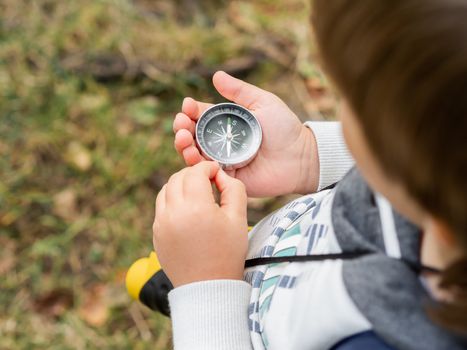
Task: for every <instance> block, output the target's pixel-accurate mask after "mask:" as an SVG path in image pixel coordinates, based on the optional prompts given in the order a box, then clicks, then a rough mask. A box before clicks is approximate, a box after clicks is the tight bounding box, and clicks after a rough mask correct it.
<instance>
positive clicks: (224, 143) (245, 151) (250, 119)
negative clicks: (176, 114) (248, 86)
mask: <svg viewBox="0 0 467 350" xmlns="http://www.w3.org/2000/svg"><path fill="white" fill-rule="evenodd" d="M195 134H196V143H197V145H198V148H199V149H200V151H201V153H202V154H203V156H204V157H205V158H208V159H211V160H215V161H217V162H218V163H219V164H220V165H221V166H222V168H223V169H226V170H231V169H238V168H241V167H243V166H245V165H247V164H248V163H249V162H250V161H252V160H253V158H254V157H255V156H256V154H257V153H258V150H259V147H260V146H261V141H262V130H261V125H260V124H259V122H258V120H257V119H256V117H255V116H254V115H253V114H252V113H251V112H250V111H249V110H248V109H246V108H244V107H242V106H239V105H237V104H235V103H219V104H216V105H214V106H212V107H210V108H208V109H207V110H206V111H205V112H204V113H203V114H202V115H201V116H200V118H199V119H198V122H197V123H196V133H195Z"/></svg>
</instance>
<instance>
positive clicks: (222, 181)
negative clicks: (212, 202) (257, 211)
mask: <svg viewBox="0 0 467 350" xmlns="http://www.w3.org/2000/svg"><path fill="white" fill-rule="evenodd" d="M214 181H215V183H216V187H217V189H218V190H219V192H220V195H221V201H220V206H221V208H222V209H225V210H226V211H227V213H235V214H239V215H246V206H247V195H246V190H245V185H243V182H241V181H240V180H237V179H235V178H233V177H230V176H229V175H227V174H226V173H225V171H223V170H220V171H218V172H217V174H216V177H215V179H214Z"/></svg>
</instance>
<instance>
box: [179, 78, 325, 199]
mask: <svg viewBox="0 0 467 350" xmlns="http://www.w3.org/2000/svg"><path fill="white" fill-rule="evenodd" d="M212 80H213V83H214V87H215V88H216V89H217V91H219V93H220V94H221V95H222V96H224V97H225V98H226V99H228V100H230V101H233V102H235V103H238V104H239V105H242V106H243V107H245V108H247V109H249V110H251V111H252V112H253V113H254V114H255V116H256V117H257V118H258V120H259V122H260V123H261V126H262V129H263V143H262V145H261V147H260V149H259V152H258V154H257V156H256V157H255V159H254V160H253V161H252V162H250V163H249V164H248V165H247V166H245V167H243V168H240V169H237V170H232V171H229V172H228V174H229V175H230V176H233V177H235V178H237V179H239V180H241V181H242V182H243V183H244V184H245V187H246V190H247V193H248V195H249V196H252V197H262V196H276V195H282V194H289V193H310V192H315V191H316V189H317V187H318V180H319V161H318V152H317V146H316V141H315V138H314V135H313V132H312V131H311V130H310V129H309V128H307V127H305V126H304V125H303V124H302V123H301V122H300V120H299V119H298V118H297V116H296V115H295V114H294V113H293V112H292V111H291V110H290V109H289V108H288V107H287V105H286V104H285V103H284V102H283V101H282V100H281V99H280V98H279V97H277V96H276V95H274V94H272V93H270V92H267V91H265V90H262V89H260V88H258V87H256V86H254V85H251V84H248V83H246V82H244V81H242V80H239V79H236V78H234V77H232V76H230V75H228V74H227V73H225V72H217V73H216V74H214V76H213V79H212ZM210 106H211V104H208V103H203V102H198V101H195V100H194V99H192V98H189V97H187V98H185V100H184V101H183V105H182V112H181V113H178V114H177V115H176V117H175V120H174V123H173V128H174V132H175V148H176V149H177V151H178V152H179V153H180V154H181V155H182V156H183V158H184V160H185V162H186V164H187V165H194V164H197V163H199V162H201V161H202V160H205V159H204V158H203V156H202V155H201V154H200V152H199V150H198V149H197V148H196V146H195V143H194V131H195V123H196V121H197V120H198V118H199V117H200V115H201V114H202V113H203V112H204V111H205V110H206V109H207V108H208V107H210Z"/></svg>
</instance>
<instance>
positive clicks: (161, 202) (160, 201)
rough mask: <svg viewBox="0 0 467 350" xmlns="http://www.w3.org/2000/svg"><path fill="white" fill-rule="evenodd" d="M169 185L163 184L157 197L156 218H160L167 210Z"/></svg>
mask: <svg viewBox="0 0 467 350" xmlns="http://www.w3.org/2000/svg"><path fill="white" fill-rule="evenodd" d="M166 188H167V185H164V186H162V188H161V190H160V191H159V193H158V194H157V197H156V208H155V218H156V219H160V218H161V217H162V215H163V212H164V210H165V196H166Z"/></svg>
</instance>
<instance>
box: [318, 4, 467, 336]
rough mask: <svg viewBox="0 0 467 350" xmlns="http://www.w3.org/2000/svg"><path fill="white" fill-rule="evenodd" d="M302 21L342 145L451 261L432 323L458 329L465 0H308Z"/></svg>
mask: <svg viewBox="0 0 467 350" xmlns="http://www.w3.org/2000/svg"><path fill="white" fill-rule="evenodd" d="M312 16H313V18H312V22H313V27H314V32H315V36H316V39H317V42H318V46H319V50H320V54H321V57H322V60H323V65H324V67H325V69H326V71H327V73H329V75H330V77H331V79H332V80H333V82H334V83H335V85H336V87H337V89H338V91H339V92H340V93H341V94H342V97H343V108H342V112H341V115H342V122H343V129H344V134H345V136H346V140H347V143H348V144H349V148H350V150H351V151H352V153H353V155H354V157H355V159H356V161H357V164H358V165H359V167H360V169H361V171H362V173H363V175H364V176H365V177H366V178H367V180H368V181H369V183H370V184H371V185H372V186H373V187H374V188H375V189H376V190H377V191H379V192H381V193H382V194H383V195H385V196H386V197H387V198H388V199H389V200H390V201H391V202H392V203H393V204H394V206H395V207H396V208H397V209H399V211H401V212H402V213H404V214H406V215H407V216H408V217H409V218H411V219H412V220H413V221H414V222H416V223H417V224H419V225H420V226H421V227H422V228H423V229H424V230H425V231H427V232H429V233H430V234H433V235H434V236H435V237H437V238H438V241H439V242H444V243H441V244H445V245H446V247H447V248H446V251H449V252H450V254H452V258H453V259H452V260H453V261H455V262H456V263H454V264H451V267H450V268H448V269H447V271H446V272H445V273H444V276H443V277H444V282H445V284H446V285H450V286H455V290H456V292H457V293H456V294H458V298H457V301H456V304H455V305H454V304H453V307H452V308H449V307H448V308H447V309H441V310H446V312H445V313H439V314H438V316H439V318H443V320H444V321H445V323H447V324H448V325H450V326H454V327H456V328H457V329H459V330H461V331H466V329H465V327H466V326H465V325H466V323H467V303H466V302H465V301H463V300H462V299H464V300H465V299H467V297H466V294H467V292H466V289H467V263H462V261H465V259H464V260H463V258H465V257H466V256H467V1H466V0H424V1H420V0H393V1H387V0H359V1H353V0H315V1H314V5H313V10H312ZM461 295H463V297H461ZM447 315H448V316H447ZM447 318H451V319H447ZM461 325H463V326H461Z"/></svg>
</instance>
